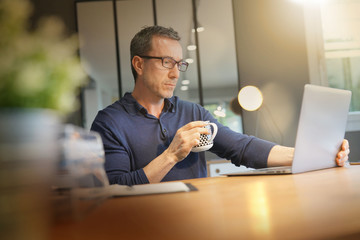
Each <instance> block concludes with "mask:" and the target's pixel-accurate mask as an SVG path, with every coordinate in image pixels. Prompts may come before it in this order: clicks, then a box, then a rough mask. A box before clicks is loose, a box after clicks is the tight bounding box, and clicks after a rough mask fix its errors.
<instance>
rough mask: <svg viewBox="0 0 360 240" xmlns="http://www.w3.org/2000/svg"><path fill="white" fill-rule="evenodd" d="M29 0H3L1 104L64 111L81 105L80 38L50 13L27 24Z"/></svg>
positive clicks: (0, 5)
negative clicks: (34, 23)
mask: <svg viewBox="0 0 360 240" xmlns="http://www.w3.org/2000/svg"><path fill="white" fill-rule="evenodd" d="M31 9H32V6H31V4H30V2H29V1H28V0H0V32H1V38H0V108H48V109H54V110H57V111H59V112H62V113H67V112H69V111H72V110H74V109H75V107H76V106H77V101H76V99H77V98H76V95H77V91H78V90H79V87H80V86H81V85H83V84H84V83H85V73H84V72H83V70H82V67H81V64H80V61H79V58H78V56H77V48H78V40H77V37H76V36H75V35H74V36H70V37H69V36H66V34H65V31H64V30H65V29H64V25H63V23H62V22H61V21H60V20H59V19H57V18H55V17H50V18H46V19H43V20H41V21H40V22H39V24H38V26H37V28H36V29H34V30H31V31H30V30H29V28H28V26H27V22H29V17H30V13H31Z"/></svg>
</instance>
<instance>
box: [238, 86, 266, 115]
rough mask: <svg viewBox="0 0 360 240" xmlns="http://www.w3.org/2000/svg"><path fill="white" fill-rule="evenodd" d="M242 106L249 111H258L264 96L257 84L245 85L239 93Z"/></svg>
mask: <svg viewBox="0 0 360 240" xmlns="http://www.w3.org/2000/svg"><path fill="white" fill-rule="evenodd" d="M238 101H239V104H240V106H241V107H242V108H243V109H245V110H247V111H256V110H257V109H259V108H260V107H261V104H262V102H263V96H262V94H261V91H260V90H259V89H258V88H257V87H255V86H246V87H243V88H242V89H241V90H240V92H239V94H238Z"/></svg>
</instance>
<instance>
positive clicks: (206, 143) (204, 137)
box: [191, 123, 218, 152]
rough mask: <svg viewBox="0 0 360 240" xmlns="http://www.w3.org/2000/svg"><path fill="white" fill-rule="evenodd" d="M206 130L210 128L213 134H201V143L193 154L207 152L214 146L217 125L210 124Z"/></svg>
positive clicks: (193, 150)
mask: <svg viewBox="0 0 360 240" xmlns="http://www.w3.org/2000/svg"><path fill="white" fill-rule="evenodd" d="M211 126H212V128H213V130H212V131H211ZM205 128H208V129H209V130H210V131H211V133H210V134H200V143H199V144H198V145H196V146H195V147H193V148H192V149H191V151H192V152H202V151H206V150H209V149H210V148H211V147H212V146H213V145H214V143H213V140H214V138H215V136H216V134H217V131H218V127H217V125H216V124H215V123H208V125H206V126H205Z"/></svg>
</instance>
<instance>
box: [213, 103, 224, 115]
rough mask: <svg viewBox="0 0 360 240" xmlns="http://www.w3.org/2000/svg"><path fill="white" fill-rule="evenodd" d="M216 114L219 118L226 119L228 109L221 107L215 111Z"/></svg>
mask: <svg viewBox="0 0 360 240" xmlns="http://www.w3.org/2000/svg"><path fill="white" fill-rule="evenodd" d="M214 114H215V116H218V117H226V109H225V108H223V107H222V106H220V105H219V106H217V108H216V110H215V111H214Z"/></svg>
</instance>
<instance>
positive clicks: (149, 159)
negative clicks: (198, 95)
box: [92, 26, 349, 185]
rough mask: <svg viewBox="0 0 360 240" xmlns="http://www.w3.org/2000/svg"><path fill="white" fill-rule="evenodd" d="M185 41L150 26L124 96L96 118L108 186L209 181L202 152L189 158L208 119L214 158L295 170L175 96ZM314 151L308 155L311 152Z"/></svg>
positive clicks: (284, 156)
mask: <svg viewBox="0 0 360 240" xmlns="http://www.w3.org/2000/svg"><path fill="white" fill-rule="evenodd" d="M179 40H180V37H179V35H178V33H177V32H176V31H174V30H173V29H172V28H165V27H161V26H152V27H146V28H144V29H142V30H141V31H140V32H138V33H137V34H136V35H135V36H134V38H133V39H132V41H131V47H130V51H131V64H132V72H133V75H134V79H135V87H134V90H133V92H132V93H126V94H125V95H124V97H123V98H121V99H120V100H119V101H116V102H115V103H113V104H112V105H110V106H108V107H107V108H105V109H104V110H102V111H99V113H98V115H97V116H96V118H95V120H94V122H93V125H92V130H94V131H97V132H99V133H100V135H101V137H102V140H103V143H104V149H105V157H106V159H105V170H106V173H107V175H108V178H109V181H110V184H123V185H134V184H144V183H156V182H160V181H171V180H180V179H188V178H199V177H206V175H207V170H206V161H205V158H204V154H199V153H194V152H191V149H192V147H194V146H196V145H197V144H199V138H200V134H207V133H208V130H207V129H206V128H204V126H205V125H206V124H207V123H206V121H210V122H213V123H216V124H217V126H218V134H217V135H216V137H215V139H214V146H213V147H212V148H211V149H210V151H211V152H213V153H215V154H217V155H218V156H219V157H221V158H226V159H229V160H231V162H232V163H234V164H235V165H236V166H240V165H245V166H247V167H252V168H264V167H272V166H283V165H291V163H292V159H293V153H294V149H293V148H289V147H284V146H279V145H276V144H274V143H271V142H268V141H265V140H261V139H259V138H256V137H253V136H247V135H244V134H241V133H237V132H234V131H232V130H230V129H229V128H228V127H226V126H223V125H222V124H220V123H219V122H218V121H217V120H216V119H215V118H214V117H213V116H212V115H211V114H210V113H209V112H208V111H207V110H205V109H204V108H203V107H201V106H200V105H198V104H195V103H191V102H187V101H183V100H180V99H179V98H178V97H176V96H173V93H174V89H175V87H176V83H177V80H178V78H179V74H180V71H182V72H184V71H186V70H187V67H188V63H187V62H185V61H184V60H183V58H182V48H181V45H180V43H179ZM313 150H316V149H309V154H311V152H312V151H313ZM348 154H349V145H348V141H347V140H344V141H343V144H342V147H341V150H340V151H339V152H338V154H337V156H336V159H334V161H336V163H337V165H338V166H343V165H344V162H345V161H346V160H347V159H348Z"/></svg>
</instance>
